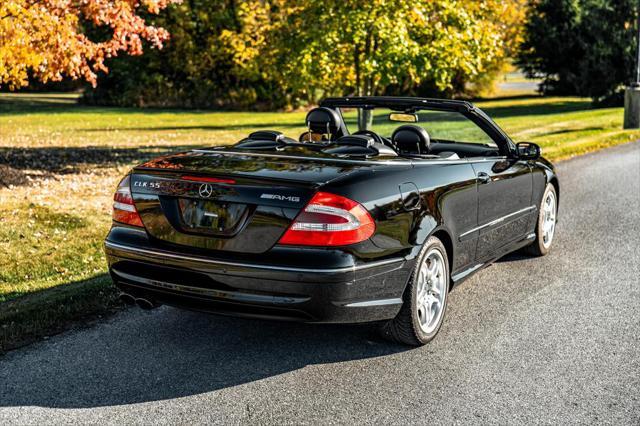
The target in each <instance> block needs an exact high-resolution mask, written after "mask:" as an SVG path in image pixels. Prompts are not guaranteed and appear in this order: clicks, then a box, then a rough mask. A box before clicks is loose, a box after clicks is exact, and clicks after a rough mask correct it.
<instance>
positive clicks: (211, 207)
mask: <svg viewBox="0 0 640 426" xmlns="http://www.w3.org/2000/svg"><path fill="white" fill-rule="evenodd" d="M375 166H376V164H375V162H366V161H365V162H363V161H334V160H333V159H332V158H330V157H327V156H325V155H322V154H318V153H316V152H314V151H311V150H304V149H298V148H297V147H296V149H295V152H294V155H289V153H286V154H284V155H280V154H277V155H274V154H271V153H246V152H242V151H235V150H233V149H225V150H216V149H213V150H207V151H192V152H187V153H180V154H175V155H171V156H166V157H160V158H157V159H154V160H152V161H149V162H147V163H145V164H142V165H140V166H138V167H136V168H134V170H133V173H132V175H131V192H132V197H133V200H134V203H135V205H136V209H137V210H138V213H139V214H140V217H141V219H142V222H143V224H144V226H145V228H146V230H147V232H148V233H149V234H150V235H151V237H152V238H154V239H157V240H159V241H160V242H164V243H169V244H176V245H183V246H189V247H194V248H200V249H208V250H221V251H227V252H239V253H263V252H265V251H267V250H269V249H270V248H271V247H272V246H273V245H274V244H276V243H277V242H278V240H279V239H280V237H281V236H282V235H283V234H284V232H285V231H286V229H287V228H288V226H289V225H290V223H291V222H292V221H293V219H294V218H295V217H296V215H297V214H298V212H299V211H300V209H302V208H303V207H304V206H305V205H306V203H307V202H308V201H309V200H310V199H311V197H312V196H313V194H314V193H315V192H316V190H317V188H318V187H319V186H321V185H323V184H326V183H327V182H330V181H332V180H334V179H336V178H338V177H342V176H345V175H347V174H350V173H353V172H354V171H356V170H358V169H361V168H363V167H364V168H367V167H375Z"/></svg>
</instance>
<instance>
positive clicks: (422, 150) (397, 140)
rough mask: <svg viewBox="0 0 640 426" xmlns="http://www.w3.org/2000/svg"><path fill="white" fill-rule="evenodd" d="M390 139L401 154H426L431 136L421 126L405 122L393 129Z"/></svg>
mask: <svg viewBox="0 0 640 426" xmlns="http://www.w3.org/2000/svg"><path fill="white" fill-rule="evenodd" d="M391 141H392V142H393V145H394V146H395V147H396V149H397V150H398V152H399V153H401V154H428V153H429V144H430V142H431V138H430V137H429V133H427V131H426V130H425V129H423V128H422V127H420V126H415V125H413V124H405V125H404V126H400V127H398V128H397V129H396V130H394V131H393V134H392V135H391Z"/></svg>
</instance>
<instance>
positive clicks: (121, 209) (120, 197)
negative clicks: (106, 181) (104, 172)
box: [113, 176, 144, 227]
mask: <svg viewBox="0 0 640 426" xmlns="http://www.w3.org/2000/svg"><path fill="white" fill-rule="evenodd" d="M113 220H115V221H116V222H120V223H126V224H127V225H133V226H141V227H142V226H144V225H143V224H142V219H140V215H139V214H138V211H137V210H136V206H135V205H134V204H133V198H132V197H131V188H129V176H127V177H125V178H124V179H122V181H121V182H120V184H119V185H118V190H117V191H116V194H115V195H114V196H113Z"/></svg>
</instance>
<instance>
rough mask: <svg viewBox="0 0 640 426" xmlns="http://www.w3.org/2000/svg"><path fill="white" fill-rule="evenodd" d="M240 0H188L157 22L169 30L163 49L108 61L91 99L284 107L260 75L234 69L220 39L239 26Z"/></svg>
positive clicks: (161, 104) (124, 103)
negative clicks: (257, 103)
mask: <svg viewBox="0 0 640 426" xmlns="http://www.w3.org/2000/svg"><path fill="white" fill-rule="evenodd" d="M238 4H241V2H238V1H236V0H185V1H183V2H182V3H181V4H176V5H172V6H169V7H168V8H167V10H166V11H163V12H161V13H160V14H159V15H158V16H157V17H153V18H152V21H153V23H154V24H156V25H161V26H162V27H163V28H165V29H166V30H167V31H168V32H169V33H170V34H171V38H170V39H169V40H168V41H167V42H166V44H165V46H164V48H163V49H162V50H158V49H146V51H145V54H144V55H143V56H139V57H117V58H112V59H110V60H108V61H107V64H108V66H109V73H107V74H102V75H101V76H100V78H99V80H98V86H97V88H95V89H91V88H90V89H87V91H86V92H85V96H84V101H85V102H86V103H92V104H105V105H118V106H131V105H133V106H152V107H188V108H204V107H206V108H211V107H212V108H227V107H229V106H234V107H241V108H249V107H255V105H256V102H260V101H261V100H267V101H266V102H268V104H269V106H273V105H275V106H282V105H283V104H282V101H279V100H278V96H277V93H276V94H275V95H273V92H275V91H274V90H273V88H272V87H269V86H268V85H267V84H266V83H264V82H263V81H261V80H260V79H259V78H256V77H255V76H248V75H246V74H240V73H237V72H234V67H235V64H234V62H233V57H232V55H231V53H230V52H229V49H228V47H227V46H226V44H224V41H223V40H222V39H221V38H220V35H221V33H222V32H223V31H225V30H233V29H235V28H237V25H238V23H237V19H236V15H237V10H236V8H237V7H238Z"/></svg>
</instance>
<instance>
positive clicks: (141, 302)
mask: <svg viewBox="0 0 640 426" xmlns="http://www.w3.org/2000/svg"><path fill="white" fill-rule="evenodd" d="M136 305H138V306H139V307H140V308H142V309H144V310H147V311H148V310H150V309H153V308H157V307H158V305H157V304H156V303H153V302H152V301H150V300H147V299H142V298H138V299H136Z"/></svg>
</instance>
